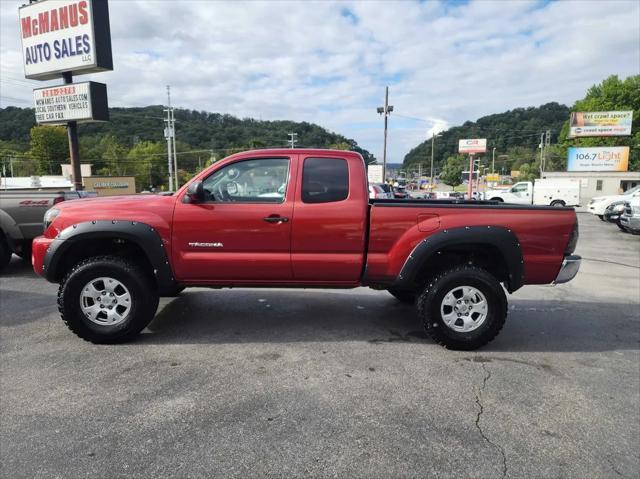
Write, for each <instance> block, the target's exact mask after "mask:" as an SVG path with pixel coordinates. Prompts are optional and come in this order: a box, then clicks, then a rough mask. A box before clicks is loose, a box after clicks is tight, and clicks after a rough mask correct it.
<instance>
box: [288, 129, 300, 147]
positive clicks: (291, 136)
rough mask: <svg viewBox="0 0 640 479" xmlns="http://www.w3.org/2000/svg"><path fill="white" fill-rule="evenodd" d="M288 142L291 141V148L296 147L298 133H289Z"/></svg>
mask: <svg viewBox="0 0 640 479" xmlns="http://www.w3.org/2000/svg"><path fill="white" fill-rule="evenodd" d="M287 143H289V148H295V147H296V143H298V134H297V133H289V139H288V140H287Z"/></svg>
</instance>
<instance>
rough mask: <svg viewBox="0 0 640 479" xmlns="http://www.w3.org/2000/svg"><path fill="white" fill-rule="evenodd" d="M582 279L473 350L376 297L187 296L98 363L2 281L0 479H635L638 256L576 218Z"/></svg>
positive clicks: (44, 302) (590, 221) (524, 306)
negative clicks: (440, 338)
mask: <svg viewBox="0 0 640 479" xmlns="http://www.w3.org/2000/svg"><path fill="white" fill-rule="evenodd" d="M579 218H580V228H581V239H580V243H579V246H578V251H577V253H578V254H581V255H582V256H583V257H584V258H585V261H583V264H582V269H581V272H580V273H579V275H578V277H577V278H576V279H575V280H574V281H573V282H571V283H568V284H565V285H560V286H556V287H550V286H541V287H526V288H524V289H522V290H520V291H518V292H517V293H516V294H515V295H513V296H512V297H511V298H510V313H509V319H508V320H507V324H506V326H505V329H504V330H503V332H502V333H501V335H500V336H499V337H498V339H497V340H496V341H494V342H493V343H491V344H490V345H489V346H487V347H485V348H484V349H482V350H480V351H477V352H473V353H463V352H454V351H447V350H444V349H442V348H441V347H439V346H437V345H435V344H434V343H432V342H431V341H430V340H428V339H425V337H424V335H423V334H422V333H421V327H420V325H419V323H418V321H417V319H416V317H415V315H414V312H413V309H412V308H411V307H408V306H404V305H401V304H400V303H398V302H397V301H396V300H395V299H394V298H393V297H391V296H390V295H389V294H387V293H386V292H376V291H372V290H368V289H364V288H362V289H358V290H354V291H332V290H320V291H311V290H291V291H287V290H212V291H209V290H205V289H193V290H187V291H186V292H184V293H183V294H182V295H181V296H180V297H178V298H176V299H172V300H162V302H161V306H160V309H159V311H158V314H157V316H156V319H155V320H154V321H153V322H152V323H151V325H150V326H149V328H148V329H147V330H145V332H144V334H143V336H142V337H141V339H139V340H138V341H136V342H134V343H130V344H125V345H119V346H94V345H92V344H89V343H86V342H83V341H82V340H80V339H78V338H77V337H75V336H74V335H73V334H71V333H70V332H69V331H68V330H67V329H66V327H65V326H64V324H63V323H62V321H61V320H60V319H59V316H58V312H57V309H56V302H55V300H56V288H57V287H56V285H53V284H49V283H47V282H45V281H44V280H41V279H38V278H36V277H35V275H34V274H33V273H32V272H31V270H30V268H29V267H28V266H26V265H25V264H24V263H21V262H20V261H19V260H18V259H17V258H14V261H13V262H12V263H11V265H10V267H9V270H8V271H7V272H6V273H5V274H4V275H3V276H1V277H0V368H1V369H0V381H1V383H0V386H1V388H0V401H1V402H0V408H1V410H0V413H1V416H0V458H1V463H2V464H1V469H0V473H1V474H2V477H6V478H22V477H25V478H34V477H37V478H40V477H41V478H81V477H104V478H117V477H140V478H148V477H181V478H183V477H184V478H186V477H241V478H247V477H318V478H324V477H380V478H389V477H434V478H435V477H452V478H453V477H456V478H459V477H465V478H466V477H477V478H483V479H485V478H502V477H511V478H522V477H528V478H533V477H540V478H556V477H557V478H560V477H562V478H574V477H575V478H585V477H589V478H606V477H612V478H613V477H627V478H631V477H638V476H639V475H640V460H639V457H638V447H639V445H640V355H639V350H640V348H639V346H640V317H639V314H640V313H639V311H640V237H637V236H631V235H628V234H624V233H621V232H619V231H618V229H617V227H616V226H615V225H610V224H604V223H602V222H601V221H600V220H598V219H597V218H594V217H592V216H591V215H588V214H579Z"/></svg>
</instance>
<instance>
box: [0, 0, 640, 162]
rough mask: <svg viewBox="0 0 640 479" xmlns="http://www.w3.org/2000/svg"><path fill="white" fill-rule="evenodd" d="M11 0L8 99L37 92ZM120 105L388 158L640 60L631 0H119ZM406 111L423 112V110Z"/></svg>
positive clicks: (113, 78)
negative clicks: (243, 123) (324, 138)
mask: <svg viewBox="0 0 640 479" xmlns="http://www.w3.org/2000/svg"><path fill="white" fill-rule="evenodd" d="M21 3H24V2H23V1H19V2H14V1H0V9H1V11H0V30H1V33H0V66H1V76H0V80H1V83H0V95H1V96H2V98H0V102H1V103H0V104H1V105H2V106H6V105H10V104H15V105H17V106H28V105H29V104H30V96H31V95H30V90H31V88H32V86H31V85H34V86H36V85H38V84H39V82H32V81H26V80H24V78H23V74H22V66H21V55H20V42H19V35H18V28H17V27H18V25H17V8H18V6H19V5H20V4H21ZM110 12H111V30H112V38H113V52H114V65H115V70H114V71H113V72H109V73H103V74H99V75H92V79H94V80H96V81H102V82H105V83H107V84H108V86H109V100H110V104H111V105H113V106H141V105H148V104H160V103H164V102H165V85H167V84H171V85H172V93H173V100H174V104H176V105H178V106H181V107H186V108H193V109H197V110H208V111H218V112H225V113H231V114H234V115H238V116H241V117H247V116H251V117H256V118H263V119H293V120H305V121H311V122H316V123H319V124H321V125H323V126H325V127H327V128H329V129H331V130H334V131H337V132H340V133H343V134H345V135H347V136H350V137H353V138H354V139H356V140H357V141H358V142H359V143H360V144H361V145H362V146H363V147H365V148H367V149H369V150H371V151H372V152H373V153H374V154H376V155H377V156H378V157H381V156H382V151H381V150H382V120H381V119H380V117H379V116H378V115H377V114H376V111H375V109H376V107H377V106H378V105H380V104H381V103H382V101H383V94H384V86H385V85H386V84H389V85H390V88H391V96H390V99H391V103H392V104H393V105H394V107H395V110H394V114H392V117H391V121H390V128H391V130H390V132H389V139H390V142H389V158H390V160H391V161H401V160H402V158H403V156H404V154H405V153H406V152H407V151H408V150H409V149H410V148H411V147H413V146H415V145H416V144H417V143H418V142H419V141H421V140H423V139H425V138H427V137H428V136H430V135H431V133H433V132H437V131H441V130H442V129H443V128H446V127H448V126H450V125H455V124H459V123H461V122H463V121H465V120H468V119H475V118H477V117H479V116H482V115H486V114H490V113H495V112H500V111H504V110H507V109H510V108H515V107H519V106H531V105H539V104H541V103H545V102H548V101H559V102H563V103H572V102H573V101H575V100H576V99H578V98H580V97H582V96H583V95H584V92H585V91H586V89H587V88H588V87H589V86H591V85H592V84H594V83H597V82H599V81H601V80H602V79H603V78H605V77H606V76H608V75H610V74H618V75H620V76H623V77H624V76H628V75H631V74H638V73H640V50H639V48H640V47H639V44H640V4H639V3H638V2H637V1H635V0H629V1H609V2H596V1H584V2H579V1H572V2H551V3H547V2H527V1H506V0H505V1H475V2H469V3H466V4H460V3H457V2H435V1H429V2H373V1H371V2H365V1H363V2H347V3H346V2H339V3H332V2H268V1H255V2H217V1H216V2H213V1H210V2H208V1H186V0H181V1H180V2H175V1H170V0H162V1H160V0H155V1H153V0H139V1H131V0H111V1H110ZM405 117H417V118H423V119H425V120H428V121H425V122H420V121H415V120H410V119H407V118H405Z"/></svg>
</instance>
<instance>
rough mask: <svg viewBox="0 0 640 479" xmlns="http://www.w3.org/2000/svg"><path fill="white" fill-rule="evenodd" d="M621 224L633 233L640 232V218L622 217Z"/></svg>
mask: <svg viewBox="0 0 640 479" xmlns="http://www.w3.org/2000/svg"><path fill="white" fill-rule="evenodd" d="M620 224H621V225H622V226H624V227H625V228H628V229H630V230H633V231H640V216H629V215H622V216H620Z"/></svg>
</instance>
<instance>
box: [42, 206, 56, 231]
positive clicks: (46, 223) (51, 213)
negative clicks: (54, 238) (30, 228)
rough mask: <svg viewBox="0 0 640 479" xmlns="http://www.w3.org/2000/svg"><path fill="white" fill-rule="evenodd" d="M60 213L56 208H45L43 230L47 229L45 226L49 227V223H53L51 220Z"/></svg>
mask: <svg viewBox="0 0 640 479" xmlns="http://www.w3.org/2000/svg"><path fill="white" fill-rule="evenodd" d="M59 214H60V210H59V209H56V208H49V209H48V210H47V212H46V213H45V214H44V223H43V226H44V230H43V231H47V228H48V227H49V225H50V224H51V223H53V220H55V219H56V216H58V215H59Z"/></svg>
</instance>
